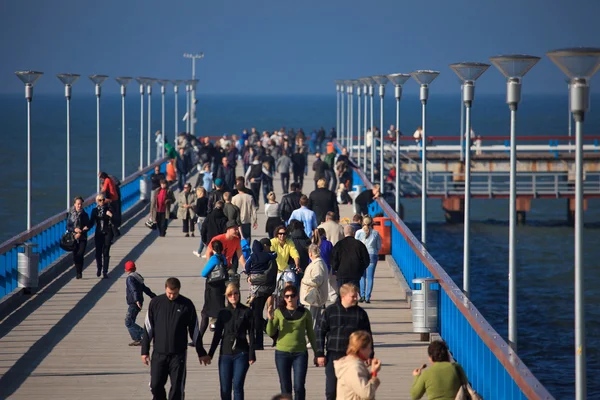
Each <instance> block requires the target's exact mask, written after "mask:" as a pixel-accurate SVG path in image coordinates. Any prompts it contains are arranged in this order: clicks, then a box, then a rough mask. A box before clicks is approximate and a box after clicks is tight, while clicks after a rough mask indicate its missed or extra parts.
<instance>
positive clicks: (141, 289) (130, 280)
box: [125, 261, 156, 346]
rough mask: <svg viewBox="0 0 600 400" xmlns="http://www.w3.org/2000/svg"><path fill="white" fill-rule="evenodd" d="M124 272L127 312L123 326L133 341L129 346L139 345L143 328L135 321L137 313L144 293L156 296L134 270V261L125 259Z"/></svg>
mask: <svg viewBox="0 0 600 400" xmlns="http://www.w3.org/2000/svg"><path fill="white" fill-rule="evenodd" d="M125 272H127V279H126V280H125V284H126V290H125V292H126V296H125V298H126V299H127V307H128V308H127V314H126V315H125V326H126V327H127V330H128V331H129V335H130V336H131V339H132V340H133V342H131V343H129V345H130V346H139V345H140V344H141V343H142V334H143V333H144V330H143V329H142V328H141V327H140V326H139V325H138V324H136V323H135V319H136V318H137V315H138V314H139V312H140V311H141V310H142V306H143V304H144V293H146V295H148V296H150V298H153V297H156V295H155V294H154V292H152V290H150V289H149V288H148V286H146V285H145V284H144V278H143V277H142V276H141V275H140V274H138V273H137V272H136V267H135V263H134V262H133V261H127V262H126V263H125Z"/></svg>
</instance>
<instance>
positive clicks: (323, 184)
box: [308, 178, 340, 224]
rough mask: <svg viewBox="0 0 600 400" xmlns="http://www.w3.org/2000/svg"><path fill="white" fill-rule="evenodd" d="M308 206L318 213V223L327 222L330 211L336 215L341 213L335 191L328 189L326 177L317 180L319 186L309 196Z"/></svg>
mask: <svg viewBox="0 0 600 400" xmlns="http://www.w3.org/2000/svg"><path fill="white" fill-rule="evenodd" d="M308 208H310V209H311V210H313V211H314V212H315V214H316V215H317V224H321V223H323V222H325V217H326V216H327V213H328V212H330V211H331V212H333V213H334V214H335V215H339V214H340V209H339V206H338V202H337V199H336V196H335V193H333V192H332V191H331V190H329V189H327V181H326V180H325V178H321V179H319V180H318V181H317V188H316V189H315V190H313V191H312V192H311V194H310V196H308Z"/></svg>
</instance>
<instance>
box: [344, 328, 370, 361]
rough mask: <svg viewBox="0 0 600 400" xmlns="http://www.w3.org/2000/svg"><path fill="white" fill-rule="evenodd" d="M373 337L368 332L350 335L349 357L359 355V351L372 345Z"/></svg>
mask: <svg viewBox="0 0 600 400" xmlns="http://www.w3.org/2000/svg"><path fill="white" fill-rule="evenodd" d="M372 343H373V341H372V339H371V335H370V334H369V332H367V331H356V332H353V333H352V334H351V335H350V340H349V341H348V349H347V350H346V354H347V355H354V356H355V355H357V354H358V352H359V351H361V350H362V349H364V348H365V347H367V346H368V345H370V344H372Z"/></svg>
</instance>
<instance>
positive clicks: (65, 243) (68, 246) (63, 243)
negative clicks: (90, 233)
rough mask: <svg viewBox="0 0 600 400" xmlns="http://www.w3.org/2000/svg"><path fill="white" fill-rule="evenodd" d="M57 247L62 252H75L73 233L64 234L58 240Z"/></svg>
mask: <svg viewBox="0 0 600 400" xmlns="http://www.w3.org/2000/svg"><path fill="white" fill-rule="evenodd" d="M59 246H60V248H61V249H63V250H64V251H73V250H75V246H76V240H75V235H74V234H73V232H69V231H67V232H65V233H64V234H63V235H62V237H61V238H60V243H59Z"/></svg>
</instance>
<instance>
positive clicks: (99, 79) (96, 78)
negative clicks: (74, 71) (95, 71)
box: [89, 75, 108, 86]
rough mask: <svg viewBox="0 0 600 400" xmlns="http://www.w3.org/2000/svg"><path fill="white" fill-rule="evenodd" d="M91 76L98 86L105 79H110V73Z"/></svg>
mask: <svg viewBox="0 0 600 400" xmlns="http://www.w3.org/2000/svg"><path fill="white" fill-rule="evenodd" d="M89 78H90V80H91V81H92V82H94V84H96V86H102V84H103V83H104V81H105V80H107V79H108V75H90V76H89Z"/></svg>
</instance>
